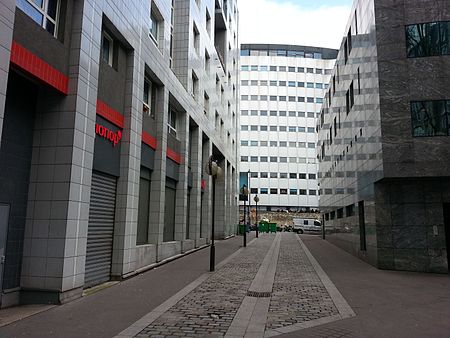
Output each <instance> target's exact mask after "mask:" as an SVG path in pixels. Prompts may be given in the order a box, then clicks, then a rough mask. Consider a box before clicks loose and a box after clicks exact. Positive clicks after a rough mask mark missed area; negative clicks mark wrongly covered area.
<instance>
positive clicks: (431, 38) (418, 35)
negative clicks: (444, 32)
mask: <svg viewBox="0 0 450 338" xmlns="http://www.w3.org/2000/svg"><path fill="white" fill-rule="evenodd" d="M439 27H440V24H439V23H438V22H430V23H420V24H415V25H409V26H406V53H407V55H408V57H421V56H432V55H439V54H441V48H440V44H441V42H440V38H439Z"/></svg>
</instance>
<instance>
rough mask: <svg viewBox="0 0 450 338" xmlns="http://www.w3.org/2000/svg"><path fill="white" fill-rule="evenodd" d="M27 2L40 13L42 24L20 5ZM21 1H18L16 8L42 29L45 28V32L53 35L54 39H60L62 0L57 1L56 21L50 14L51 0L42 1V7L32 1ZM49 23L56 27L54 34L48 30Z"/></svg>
mask: <svg viewBox="0 0 450 338" xmlns="http://www.w3.org/2000/svg"><path fill="white" fill-rule="evenodd" d="M21 1H22V2H25V3H27V4H28V5H29V6H31V7H33V8H34V9H35V10H36V11H37V12H39V14H40V15H41V16H42V22H41V23H39V22H37V21H36V20H35V19H34V18H33V17H32V16H31V15H30V13H28V12H27V10H26V8H24V7H22V6H21V5H20V2H21ZM21 1H16V6H17V7H18V8H19V9H20V10H21V11H22V12H24V13H25V14H26V15H27V16H28V17H29V18H30V19H31V20H33V21H34V22H35V23H36V24H38V25H39V26H40V27H41V28H43V29H44V30H46V31H47V32H48V33H49V34H52V35H53V37H55V38H58V32H59V29H58V28H59V27H58V26H59V23H60V11H61V0H55V1H56V14H55V19H53V18H52V17H51V16H50V15H49V14H48V3H49V1H50V0H43V1H42V7H41V6H38V5H37V4H36V3H35V2H34V1H32V0H21ZM47 21H50V23H52V24H53V25H54V26H55V30H54V32H53V33H51V32H49V31H48V30H47V28H46V27H47Z"/></svg>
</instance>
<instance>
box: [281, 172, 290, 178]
mask: <svg viewBox="0 0 450 338" xmlns="http://www.w3.org/2000/svg"><path fill="white" fill-rule="evenodd" d="M280 178H288V174H287V173H280Z"/></svg>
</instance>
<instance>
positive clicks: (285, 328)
mask: <svg viewBox="0 0 450 338" xmlns="http://www.w3.org/2000/svg"><path fill="white" fill-rule="evenodd" d="M352 316H354V312H353V311H352V309H351V308H350V307H349V306H348V304H347V303H346V301H345V299H344V298H343V297H342V296H341V294H340V293H339V291H338V290H337V289H336V288H335V287H334V285H333V283H332V282H331V281H330V280H329V279H328V277H327V276H326V274H325V273H324V272H323V270H322V269H321V268H320V266H319V265H318V264H317V262H316V261H315V259H314V258H313V257H312V256H311V254H310V253H309V251H308V249H307V248H306V247H305V246H304V245H303V243H302V242H301V240H300V239H299V237H298V236H297V235H296V234H294V233H276V234H262V235H261V236H260V238H259V239H257V240H255V241H253V242H252V243H251V244H250V245H249V246H248V247H247V248H245V249H241V250H239V251H238V252H236V253H235V254H234V255H232V256H231V257H230V258H229V259H227V260H225V261H224V262H222V263H221V264H220V266H218V268H217V272H216V273H214V274H204V275H203V276H202V277H200V278H199V279H198V280H196V281H194V282H193V283H191V284H190V285H188V286H187V287H186V288H185V289H183V290H181V291H180V292H179V293H178V294H176V295H174V296H173V297H171V298H170V299H168V300H167V301H166V302H164V303H163V304H161V305H160V306H159V307H158V308H156V309H154V310H153V311H152V312H150V313H148V314H147V315H146V316H144V317H142V318H141V319H140V320H138V321H137V322H136V323H134V324H133V325H131V326H130V327H129V328H127V329H126V330H124V331H122V332H121V333H119V335H117V336H116V338H131V337H177V336H180V337H205V336H207V337H223V336H225V337H229V338H234V337H236V338H237V337H264V336H266V337H272V336H277V335H280V334H282V333H288V332H295V331H298V330H300V329H304V328H308V327H312V326H317V325H321V324H324V323H329V322H333V321H336V320H341V319H344V318H349V317H352Z"/></svg>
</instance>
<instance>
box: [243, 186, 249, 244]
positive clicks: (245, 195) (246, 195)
mask: <svg viewBox="0 0 450 338" xmlns="http://www.w3.org/2000/svg"><path fill="white" fill-rule="evenodd" d="M241 194H242V195H244V248H245V247H246V246H247V223H246V219H245V207H246V203H245V202H247V198H248V188H247V186H246V185H245V184H244V185H243V186H242V188H241ZM248 216H249V217H250V214H249V215H248Z"/></svg>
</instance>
